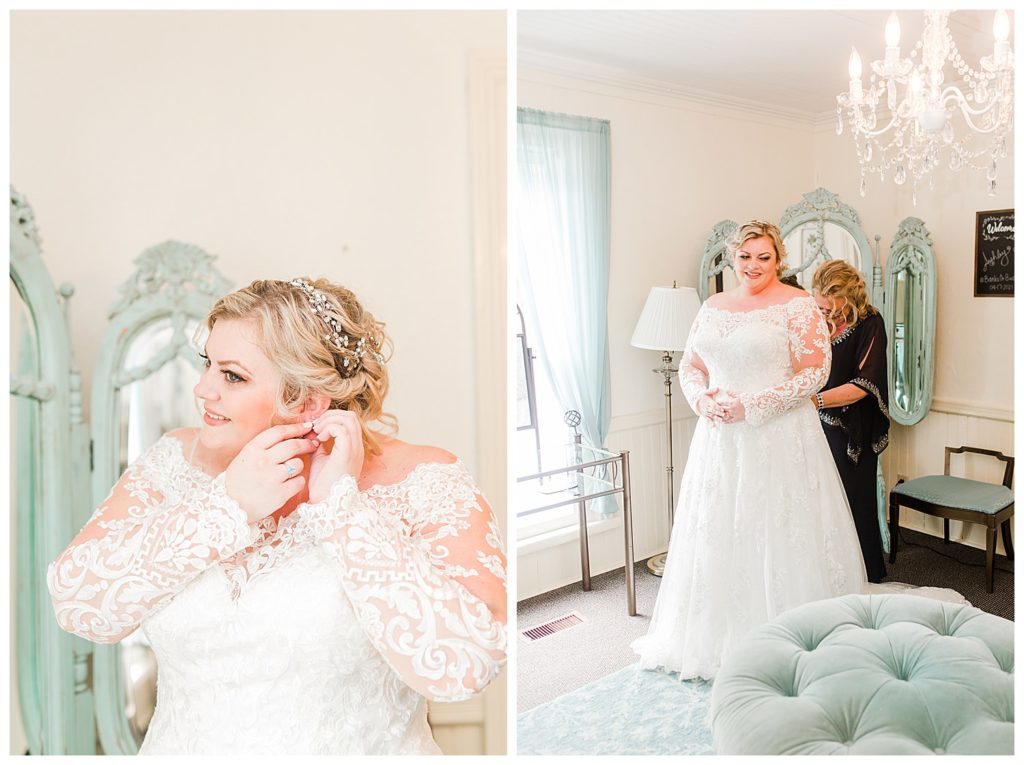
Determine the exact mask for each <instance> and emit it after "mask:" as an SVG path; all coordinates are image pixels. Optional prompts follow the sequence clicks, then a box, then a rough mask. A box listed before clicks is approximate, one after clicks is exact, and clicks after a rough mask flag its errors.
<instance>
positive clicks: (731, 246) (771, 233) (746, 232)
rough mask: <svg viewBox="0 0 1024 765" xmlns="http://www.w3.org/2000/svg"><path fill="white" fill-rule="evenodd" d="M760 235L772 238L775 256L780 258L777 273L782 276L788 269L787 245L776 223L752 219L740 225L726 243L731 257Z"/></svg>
mask: <svg viewBox="0 0 1024 765" xmlns="http://www.w3.org/2000/svg"><path fill="white" fill-rule="evenodd" d="M759 236H766V237H768V238H769V239H771V240H772V245H773V246H774V247H775V257H776V259H777V260H778V269H777V270H776V275H777V276H782V272H783V271H785V270H786V245H784V244H783V243H782V234H781V233H780V232H779V228H778V226H776V225H775V224H774V223H768V222H767V221H763V220H752V221H748V222H747V223H744V224H743V225H742V226H739V227H738V228H737V229H736V231H735V232H733V235H732V236H730V237H729V239H728V240H727V241H726V243H725V247H726V252H728V254H729V259H730V260H732V259H733V258H735V257H736V253H738V252H739V251H740V249H741V248H742V247H743V245H744V244H745V243H746V242H747V241H749V240H750V239H756V238H757V237H759Z"/></svg>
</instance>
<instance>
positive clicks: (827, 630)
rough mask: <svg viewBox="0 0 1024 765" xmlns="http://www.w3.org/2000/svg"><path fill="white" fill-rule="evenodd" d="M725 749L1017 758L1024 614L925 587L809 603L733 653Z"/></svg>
mask: <svg viewBox="0 0 1024 765" xmlns="http://www.w3.org/2000/svg"><path fill="white" fill-rule="evenodd" d="M711 723H712V727H713V730H714V739H715V749H716V751H717V753H718V754H762V755H765V754H855V755H860V754H865V755H867V754H890V755H894V754H961V755H979V754H1012V753H1013V622H1010V621H1008V620H1006V619H1002V618H1000V617H998V616H994V615H992V614H988V613H985V612H984V611H981V610H979V609H977V608H974V607H972V606H968V605H965V604H953V603H946V602H943V601H938V600H932V599H930V598H924V597H919V596H915V595H847V596H845V597H841V598H833V599H830V600H821V601H816V602H813V603H807V604H805V605H803V606H800V607H798V608H794V609H792V610H791V611H787V612H786V613H784V614H781V615H780V616H778V617H776V618H775V619H773V620H772V621H770V622H768V623H767V624H765V625H762V626H761V627H759V628H758V629H756V630H754V631H753V632H752V633H751V634H750V635H748V637H747V638H746V639H745V640H744V641H743V642H742V643H741V644H739V645H737V647H736V649H735V650H734V651H733V652H732V653H730V654H729V655H728V656H726V657H725V660H724V662H723V664H722V668H721V670H720V671H719V674H718V676H717V678H716V679H715V685H714V688H713V690H712V695H711Z"/></svg>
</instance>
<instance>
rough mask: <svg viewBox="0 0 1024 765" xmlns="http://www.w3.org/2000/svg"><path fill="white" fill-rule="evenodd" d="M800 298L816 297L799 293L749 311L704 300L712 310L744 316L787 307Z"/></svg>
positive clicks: (706, 305)
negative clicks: (731, 308)
mask: <svg viewBox="0 0 1024 765" xmlns="http://www.w3.org/2000/svg"><path fill="white" fill-rule="evenodd" d="M799 300H814V298H813V297H811V296H810V295H797V296H796V297H791V298H790V299H789V300H786V301H784V302H782V303H772V304H771V305H766V306H762V307H760V308H751V309H750V310H749V311H730V310H729V309H728V308H718V307H717V306H713V305H711V302H710V301H709V300H705V301H704V306H705V307H706V308H710V309H711V310H712V311H718V312H719V313H727V314H730V315H734V316H743V315H745V314H748V313H759V312H760V311H770V310H771V309H773V308H785V307H787V306H790V305H792V304H793V303H796V302H797V301H799Z"/></svg>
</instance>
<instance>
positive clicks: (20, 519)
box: [8, 189, 96, 754]
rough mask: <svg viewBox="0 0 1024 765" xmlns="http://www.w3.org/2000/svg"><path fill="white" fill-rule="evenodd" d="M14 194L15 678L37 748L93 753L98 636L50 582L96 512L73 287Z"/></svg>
mask: <svg viewBox="0 0 1024 765" xmlns="http://www.w3.org/2000/svg"><path fill="white" fill-rule="evenodd" d="M10 199H11V210H10V213H11V221H10V255H11V260H10V275H11V283H10V287H9V289H10V299H11V303H10V313H9V318H10V322H11V323H10V342H11V356H10V359H11V381H10V391H11V396H10V401H9V407H10V415H11V430H10V447H11V452H10V461H11V463H10V468H11V482H10V486H9V487H8V491H9V497H10V502H11V505H10V506H11V517H10V524H11V536H10V539H11V540H12V544H11V545H10V550H11V551H12V553H13V554H12V560H11V562H10V565H11V576H12V580H13V582H14V583H15V587H14V588H13V589H14V603H13V607H14V616H13V620H14V624H15V626H16V632H15V633H13V634H12V635H11V638H12V640H13V643H14V645H13V648H14V656H15V660H16V663H15V666H13V667H12V676H13V680H14V682H13V683H12V684H16V685H17V690H18V704H17V706H18V709H19V710H20V712H21V722H22V728H23V730H24V731H25V735H26V739H27V744H28V752H29V753H30V754H90V753H93V752H95V751H96V747H95V741H96V737H95V731H94V726H93V707H92V693H91V690H90V687H89V683H88V679H89V672H88V670H89V657H90V654H91V651H92V644H91V643H88V642H87V641H85V640H82V639H80V638H76V637H74V636H72V635H69V634H67V633H65V632H63V631H61V629H60V627H59V626H58V625H57V621H56V619H54V616H53V607H52V606H51V604H50V594H49V591H48V590H47V586H46V567H47V565H48V564H49V562H50V561H52V560H54V559H55V558H56V557H57V555H59V554H60V552H61V551H62V550H63V549H64V547H65V545H67V543H68V540H69V539H71V537H72V536H74V534H75V532H76V531H77V530H78V529H79V527H80V526H81V525H82V524H83V523H84V522H85V520H86V518H87V513H88V510H87V508H86V507H85V506H84V503H83V502H81V501H80V499H81V498H82V497H84V496H85V495H86V493H87V492H86V488H87V486H88V473H87V470H88V465H87V464H86V462H85V459H86V455H87V454H88V448H87V446H88V440H87V434H86V431H85V426H84V424H83V423H82V407H81V378H80V377H79V375H78V373H77V371H75V370H74V368H73V366H72V356H71V342H70V338H69V336H68V331H67V316H66V314H65V311H67V310H68V300H69V299H70V297H71V294H72V290H71V288H70V287H68V286H64V287H62V288H61V290H60V291H59V292H58V290H56V289H55V288H54V285H53V281H52V280H51V278H50V274H49V273H48V271H47V270H46V266H45V264H44V263H43V259H42V252H41V238H40V236H39V231H38V229H37V228H36V224H35V216H34V214H33V212H32V208H31V207H30V206H29V204H28V202H27V200H26V199H25V198H24V197H23V196H22V195H21V194H19V193H18V192H17V191H15V190H14V189H11V196H10Z"/></svg>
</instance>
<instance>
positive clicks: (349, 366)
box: [288, 279, 384, 377]
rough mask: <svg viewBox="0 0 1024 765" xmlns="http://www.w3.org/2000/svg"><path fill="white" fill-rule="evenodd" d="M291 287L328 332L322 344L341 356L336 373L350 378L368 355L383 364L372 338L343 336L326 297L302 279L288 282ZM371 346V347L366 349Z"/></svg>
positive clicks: (335, 310) (377, 347)
mask: <svg viewBox="0 0 1024 765" xmlns="http://www.w3.org/2000/svg"><path fill="white" fill-rule="evenodd" d="M288 283H289V284H290V285H291V286H293V287H298V288H299V289H300V290H302V292H303V293H304V294H305V295H306V299H307V300H309V306H310V308H312V309H313V313H315V314H316V315H317V316H319V317H320V319H321V320H322V321H323V323H324V324H326V325H327V328H328V329H329V330H330V332H329V333H328V334H326V335H324V342H326V343H329V344H331V345H333V346H334V347H335V348H336V349H337V350H338V351H339V352H340V353H341V355H342V360H341V367H340V368H339V369H338V373H339V374H340V375H341V376H342V377H351V376H352V375H354V374H355V373H356V372H358V371H359V370H360V369H361V368H362V366H363V356H365V355H366V354H367V353H369V354H370V355H371V356H373V358H375V359H376V360H377V361H378V362H379V363H381V364H383V363H384V357H383V356H382V355H381V354H380V350H379V348H380V344H379V343H378V342H377V341H376V340H374V339H373V338H369V342H367V340H368V338H365V337H360V338H358V339H356V338H353V337H349V336H348V335H347V334H345V330H344V328H343V327H342V326H341V319H340V318H339V316H338V311H337V309H336V308H335V307H334V306H333V305H332V304H331V302H330V300H328V299H327V295H326V294H325V293H324V292H323V291H321V290H318V289H317V288H316V287H314V286H313V285H312V284H310V283H309V282H307V281H305V280H304V279H292V280H291V281H290V282H288ZM368 346H372V347H368Z"/></svg>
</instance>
